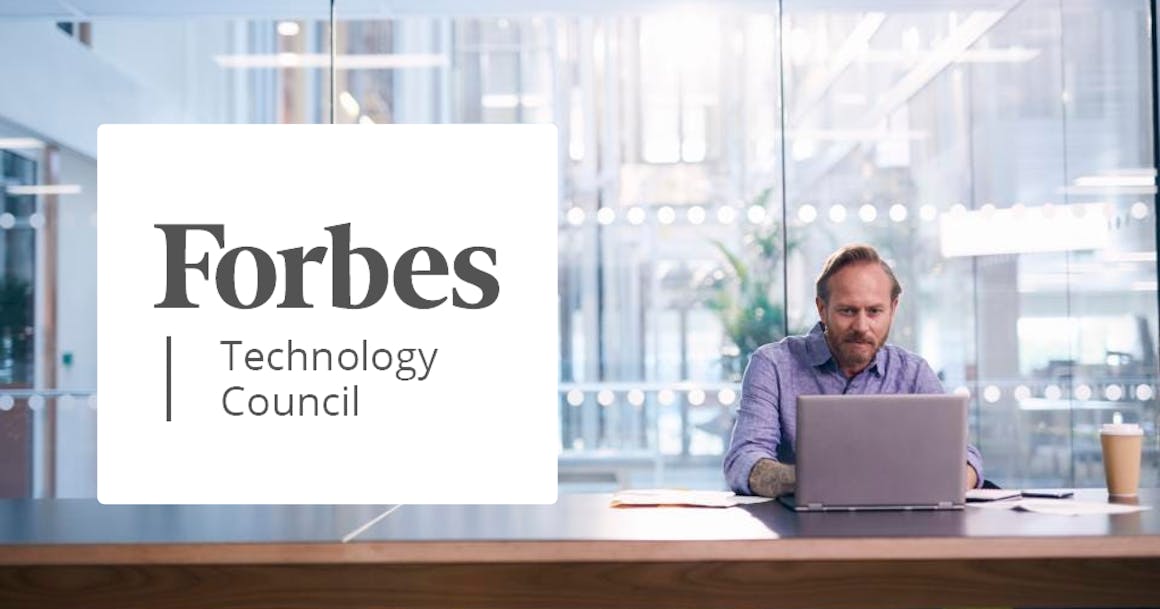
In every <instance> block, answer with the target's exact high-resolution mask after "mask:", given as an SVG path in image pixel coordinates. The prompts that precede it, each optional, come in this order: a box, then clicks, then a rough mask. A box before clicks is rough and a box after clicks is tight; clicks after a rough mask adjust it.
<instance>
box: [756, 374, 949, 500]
mask: <svg viewBox="0 0 1160 609" xmlns="http://www.w3.org/2000/svg"><path fill="white" fill-rule="evenodd" d="M966 446H967V397H966V396H961V395H939V394H922V395H803V396H799V397H798V400H797V489H796V493H795V494H793V495H785V496H782V497H779V498H778V500H779V501H781V502H782V503H784V504H785V505H786V506H788V507H790V508H791V509H794V510H797V511H800V512H812V511H818V512H821V511H853V510H954V509H962V508H963V505H964V503H965V498H966V488H965V487H966V456H965V455H966Z"/></svg>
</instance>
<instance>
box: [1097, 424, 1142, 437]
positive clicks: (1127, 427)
mask: <svg viewBox="0 0 1160 609" xmlns="http://www.w3.org/2000/svg"><path fill="white" fill-rule="evenodd" d="M1100 433H1102V434H1108V435H1110V436H1142V435H1144V430H1143V429H1142V428H1141V427H1140V426H1139V425H1136V424H1135V423H1104V425H1103V426H1102V427H1100Z"/></svg>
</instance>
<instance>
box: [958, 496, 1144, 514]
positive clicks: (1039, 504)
mask: <svg viewBox="0 0 1160 609" xmlns="http://www.w3.org/2000/svg"><path fill="white" fill-rule="evenodd" d="M969 505H971V506H972V507H976V508H982V509H995V510H1019V511H1023V512H1034V513H1036V514H1055V515H1058V516H1080V515H1085V514H1132V513H1135V512H1141V511H1143V510H1150V509H1152V508H1150V507H1149V506H1146V505H1127V504H1123V503H1103V502H1098V501H1076V500H1074V499H1021V500H1019V501H994V502H990V503H971V504H969Z"/></svg>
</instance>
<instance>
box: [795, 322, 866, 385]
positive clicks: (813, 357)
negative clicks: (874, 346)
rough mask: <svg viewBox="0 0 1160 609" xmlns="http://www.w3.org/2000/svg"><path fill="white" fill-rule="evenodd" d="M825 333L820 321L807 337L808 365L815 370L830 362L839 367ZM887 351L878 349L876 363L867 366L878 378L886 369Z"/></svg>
mask: <svg viewBox="0 0 1160 609" xmlns="http://www.w3.org/2000/svg"><path fill="white" fill-rule="evenodd" d="M824 332H825V326H823V325H822V322H820V321H819V322H818V323H817V324H815V325H814V327H813V328H811V329H810V333H809V334H807V335H806V357H808V358H809V359H808V363H809V364H810V365H811V366H814V367H815V368H816V367H818V366H822V365H824V364H826V363H827V362H830V361H833V362H834V366H835V367H836V366H837V365H838V362H837V360H835V359H834V354H833V353H832V352H831V351H830V344H829V343H827V342H826V336H825V334H824ZM885 350H886V349H885V348H880V349H878V351H876V352H875V353H874V361H872V362H870V365H869V366H867V368H868V369H869V370H872V371H873V372H874V373H875V374H877V375H878V376H882V371H883V370H884V369H885V364H886V355H885V353H884V352H885Z"/></svg>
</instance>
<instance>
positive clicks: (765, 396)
mask: <svg viewBox="0 0 1160 609" xmlns="http://www.w3.org/2000/svg"><path fill="white" fill-rule="evenodd" d="M816 289H817V298H816V303H817V306H818V317H820V318H821V321H820V322H818V324H817V325H816V326H814V328H813V329H812V330H811V331H810V333H809V334H808V335H806V336H790V337H787V338H785V339H782V340H781V341H779V342H777V343H770V344H767V345H763V346H762V347H761V348H759V349H758V350H757V351H755V352H754V353H753V356H752V357H751V358H750V359H749V366H748V367H747V368H746V369H745V378H744V380H743V381H742V384H741V409H740V411H739V412H738V416H737V423H736V424H735V426H734V427H733V440H732V442H731V443H730V446H729V452H728V453H726V455H725V478H726V479H727V480H728V481H729V486H730V487H732V489H733V490H734V492H737V493H739V494H745V495H764V496H767V497H776V496H778V495H782V494H786V493H792V492H793V490H794V486H795V484H796V476H795V471H794V462H795V460H796V459H795V441H796V439H795V431H796V430H797V397H798V395H818V394H845V393H849V394H860V393H872V394H879V393H943V388H942V384H941V383H939V380H938V377H936V376H935V374H934V372H933V371H932V370H931V369H930V365H928V364H927V363H926V360H924V359H922V358H921V357H919V356H918V355H915V354H913V353H910V352H908V351H906V350H905V349H902V348H900V347H896V346H894V345H887V344H886V338H887V337H888V336H889V335H890V324H891V322H892V321H893V320H894V313H895V311H897V310H898V297H899V295H901V294H902V287H901V286H900V285H899V284H898V280H897V279H896V278H895V277H894V272H893V271H891V270H890V266H889V265H887V264H886V262H885V261H883V260H882V259H881V258H880V257H879V256H878V252H876V251H874V248H872V247H870V246H868V245H848V246H846V247H843V248H841V249H839V250H838V251H836V252H834V253H833V254H831V255H830V257H829V258H828V259H827V260H826V264H825V266H824V267H823V268H822V273H821V275H820V276H819V277H818V281H817V285H816ZM965 467H966V480H967V488H976V487H979V486H982V480H983V459H982V456H981V455H980V454H979V451H978V449H976V448H975V447H973V446H967V453H966V466H965Z"/></svg>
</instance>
